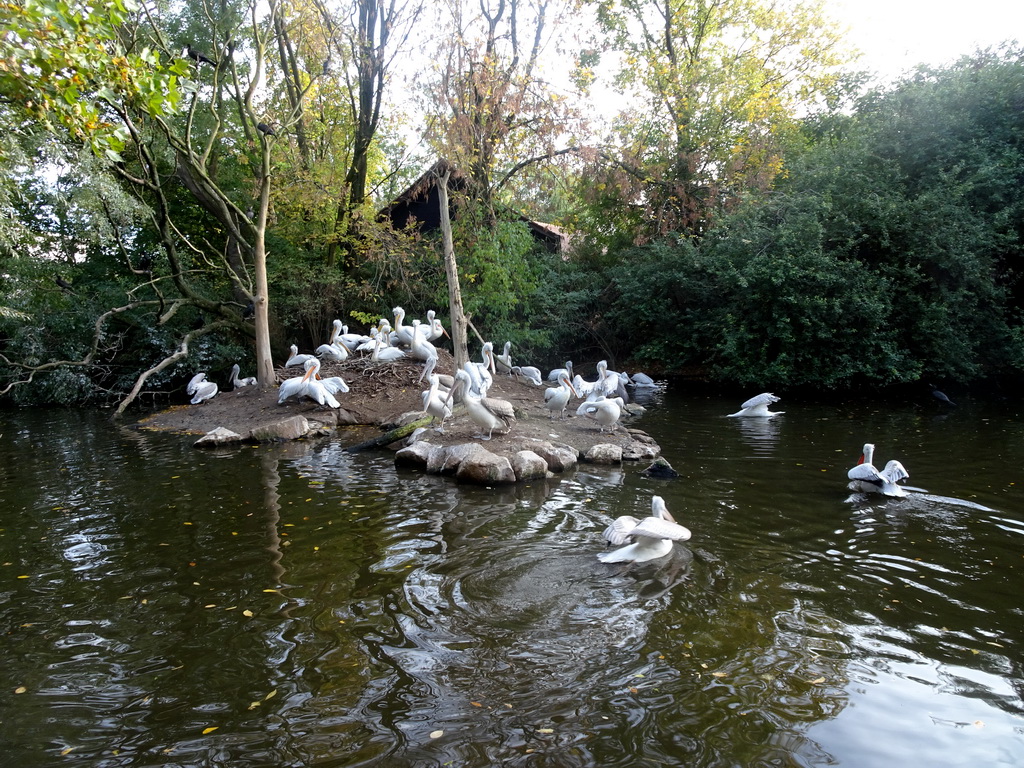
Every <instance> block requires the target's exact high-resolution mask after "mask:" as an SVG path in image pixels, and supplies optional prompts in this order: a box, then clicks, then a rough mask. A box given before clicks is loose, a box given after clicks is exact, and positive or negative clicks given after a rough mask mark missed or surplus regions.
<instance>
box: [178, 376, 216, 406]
mask: <svg viewBox="0 0 1024 768" xmlns="http://www.w3.org/2000/svg"><path fill="white" fill-rule="evenodd" d="M218 389H219V388H218V387H217V385H216V384H215V383H214V382H212V381H207V380H206V374H205V373H197V374H196V375H195V376H193V377H192V380H191V381H189V383H188V386H186V387H185V393H186V394H189V395H192V399H191V400H190V401H189V402H190V403H192V405H198V404H199V403H202V402H205V401H207V400H212V399H213V398H214V397H216V396H217V391H218Z"/></svg>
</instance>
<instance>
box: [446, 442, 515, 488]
mask: <svg viewBox="0 0 1024 768" xmlns="http://www.w3.org/2000/svg"><path fill="white" fill-rule="evenodd" d="M455 479H456V480H458V481H459V482H461V483H473V484H475V485H510V484H512V483H514V482H515V481H516V473H515V472H514V471H513V469H512V465H511V464H510V463H509V460H508V459H506V458H505V457H504V456H497V455H495V454H493V453H491V452H490V451H488V450H487V449H486V448H480V450H478V451H474V452H473V453H471V454H469V455H468V456H466V457H465V458H464V459H463V460H462V461H461V462H460V463H459V468H458V470H456V472H455Z"/></svg>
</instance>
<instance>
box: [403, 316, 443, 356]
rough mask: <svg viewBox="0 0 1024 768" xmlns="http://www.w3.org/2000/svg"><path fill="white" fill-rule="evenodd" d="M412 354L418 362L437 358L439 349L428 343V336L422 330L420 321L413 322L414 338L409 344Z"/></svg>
mask: <svg viewBox="0 0 1024 768" xmlns="http://www.w3.org/2000/svg"><path fill="white" fill-rule="evenodd" d="M409 347H410V352H409V354H411V355H412V356H413V357H415V358H416V359H417V360H424V361H426V360H429V359H430V358H432V357H433V358H436V357H437V347H435V346H434V345H433V344H431V343H430V342H429V341H427V334H425V333H423V332H422V331H421V330H420V321H419V320H413V321H412V337H411V339H410V343H409Z"/></svg>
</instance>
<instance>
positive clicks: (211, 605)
mask: <svg viewBox="0 0 1024 768" xmlns="http://www.w3.org/2000/svg"><path fill="white" fill-rule="evenodd" d="M216 607H217V605H216V603H207V604H206V605H204V606H203V608H216Z"/></svg>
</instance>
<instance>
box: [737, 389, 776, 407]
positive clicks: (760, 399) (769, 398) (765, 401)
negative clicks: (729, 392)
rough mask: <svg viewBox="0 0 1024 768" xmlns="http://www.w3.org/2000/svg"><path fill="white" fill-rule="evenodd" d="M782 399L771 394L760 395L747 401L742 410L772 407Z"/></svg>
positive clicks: (763, 393)
mask: <svg viewBox="0 0 1024 768" xmlns="http://www.w3.org/2000/svg"><path fill="white" fill-rule="evenodd" d="M780 399H781V398H778V397H776V396H775V395H773V394H772V393H771V392H762V393H761V394H760V395H757V396H756V397H752V398H750V399H749V400H747V402H745V403H744V404H743V405H741V406H740V408H753V407H755V406H758V405H771V404H772V403H777V402H779V400H780Z"/></svg>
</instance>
